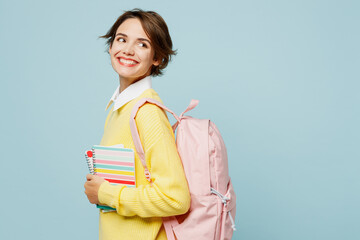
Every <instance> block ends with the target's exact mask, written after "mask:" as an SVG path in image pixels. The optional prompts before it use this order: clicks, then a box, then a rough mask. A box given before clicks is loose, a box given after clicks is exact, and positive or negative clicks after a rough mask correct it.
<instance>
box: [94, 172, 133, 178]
mask: <svg viewBox="0 0 360 240" xmlns="http://www.w3.org/2000/svg"><path fill="white" fill-rule="evenodd" d="M96 175H97V176H99V177H102V178H113V179H124V180H135V176H126V175H117V174H108V173H99V172H98V173H96Z"/></svg>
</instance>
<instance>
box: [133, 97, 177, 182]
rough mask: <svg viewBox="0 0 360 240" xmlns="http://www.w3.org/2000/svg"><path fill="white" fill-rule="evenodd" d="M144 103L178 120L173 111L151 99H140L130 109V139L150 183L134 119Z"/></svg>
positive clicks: (149, 175)
mask: <svg viewBox="0 0 360 240" xmlns="http://www.w3.org/2000/svg"><path fill="white" fill-rule="evenodd" d="M145 103H151V104H154V105H156V106H158V107H160V108H162V109H164V110H166V111H168V112H169V113H171V114H172V115H173V116H174V118H175V119H176V121H177V122H180V119H179V117H178V116H177V115H176V114H175V113H174V112H173V111H171V110H170V109H169V108H167V107H165V106H164V105H163V104H161V103H160V102H159V101H156V100H155V99H152V98H143V99H140V100H139V101H138V102H137V103H135V105H134V107H133V109H132V112H131V115H130V130H131V136H132V139H133V141H134V144H135V149H136V152H137V154H138V155H139V157H140V160H141V163H142V165H143V166H144V169H145V176H146V179H147V180H148V181H149V182H151V174H150V171H149V169H148V168H147V166H146V160H145V153H144V149H143V147H142V145H141V141H140V136H139V132H138V129H137V127H136V122H135V117H136V114H137V112H138V111H139V109H140V107H142V106H143V105H144V104H145Z"/></svg>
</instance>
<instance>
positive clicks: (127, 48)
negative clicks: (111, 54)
mask: <svg viewBox="0 0 360 240" xmlns="http://www.w3.org/2000/svg"><path fill="white" fill-rule="evenodd" d="M122 52H123V53H124V54H125V55H134V48H133V46H132V44H125V45H124V46H123V49H122Z"/></svg>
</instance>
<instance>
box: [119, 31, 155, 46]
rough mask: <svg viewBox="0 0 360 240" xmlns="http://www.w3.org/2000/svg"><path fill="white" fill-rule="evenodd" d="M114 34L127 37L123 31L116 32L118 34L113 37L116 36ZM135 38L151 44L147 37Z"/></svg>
mask: <svg viewBox="0 0 360 240" xmlns="http://www.w3.org/2000/svg"><path fill="white" fill-rule="evenodd" d="M116 36H124V37H128V35H126V34H125V33H118V34H116V35H115V37H116ZM137 40H140V41H145V42H148V43H149V44H150V45H151V42H150V40H149V39H146V38H138V39H137Z"/></svg>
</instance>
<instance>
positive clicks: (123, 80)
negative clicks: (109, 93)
mask: <svg viewBox="0 0 360 240" xmlns="http://www.w3.org/2000/svg"><path fill="white" fill-rule="evenodd" d="M147 76H149V74H148V75H144V76H141V77H138V78H132V79H130V78H124V77H120V76H119V82H120V89H119V91H120V92H122V91H124V90H125V89H126V88H127V87H129V86H130V85H131V84H133V83H135V82H137V81H139V80H141V79H144V78H146V77H147Z"/></svg>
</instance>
